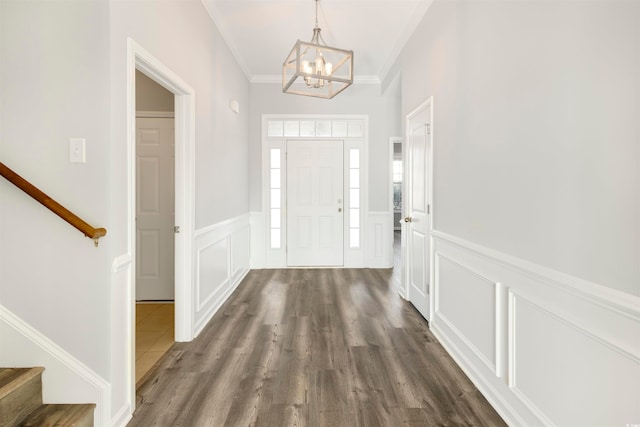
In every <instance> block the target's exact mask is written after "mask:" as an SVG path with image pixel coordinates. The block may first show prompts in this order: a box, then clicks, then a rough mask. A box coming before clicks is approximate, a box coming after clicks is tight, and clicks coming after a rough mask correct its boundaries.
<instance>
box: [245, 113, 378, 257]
mask: <svg viewBox="0 0 640 427" xmlns="http://www.w3.org/2000/svg"><path fill="white" fill-rule="evenodd" d="M269 121H282V122H283V125H284V122H286V121H290V122H294V121H310V122H311V121H313V122H329V121H331V122H332V123H331V129H332V131H331V135H326V136H299V134H298V135H297V136H293V135H292V136H287V135H284V134H285V133H286V132H285V131H284V127H283V130H282V132H281V133H282V135H278V136H269V134H268V126H267V124H268V122H269ZM261 122H262V135H261V141H262V144H261V145H262V148H261V153H262V157H261V168H262V170H261V175H260V177H261V181H260V189H261V195H262V197H261V203H262V206H261V212H260V213H262V214H263V218H262V219H263V223H264V229H263V230H262V233H263V236H262V237H264V241H263V246H262V248H260V250H257V249H252V253H256V254H257V253H258V251H260V252H261V253H264V266H265V267H266V268H285V267H287V261H286V251H285V250H284V248H285V247H286V239H287V230H286V221H285V220H283V222H282V229H281V230H282V242H283V243H284V244H283V245H282V247H281V248H280V249H271V248H270V247H269V242H270V227H269V224H270V209H269V194H270V188H269V169H270V168H269V149H271V148H279V149H281V150H282V153H285V154H283V156H282V160H281V161H282V168H281V170H282V177H281V179H282V182H283V183H286V180H287V171H286V157H285V156H286V146H287V141H295V140H341V141H343V149H344V152H343V153H344V154H345V156H344V159H345V163H344V168H343V173H345V174H346V173H348V163H346V162H347V159H348V157H347V156H346V154H347V153H348V150H349V149H351V148H357V149H359V150H360V159H361V164H360V170H361V172H360V175H361V178H360V179H361V183H360V197H361V199H360V202H361V203H360V205H361V206H360V215H361V223H360V233H361V237H360V247H359V248H350V247H349V240H348V236H347V235H345V237H344V263H343V266H344V267H354V268H358V267H364V266H366V256H367V253H368V250H369V248H368V244H369V240H371V239H368V236H367V232H368V220H369V181H370V180H369V116H368V115H363V114H263V115H262V119H261ZM334 122H338V123H340V124H343V125H346V128H345V129H346V130H345V132H346V135H345V136H342V135H338V133H337V132H335V127H334V126H335V124H336V123H334ZM342 122H344V123H342ZM352 131H353V132H352ZM314 132H315V131H314ZM350 133H351V135H349V134H350ZM348 185H349V183H348V180H344V191H345V196H344V199H345V200H346V198H347V195H348V191H349V188H348ZM283 190H286V186H284V187H283ZM283 193H284V194H283V200H282V202H283V206H286V191H284V192H283ZM285 211H286V209H283V210H282V212H285ZM345 211H347V209H345ZM283 215H284V213H283ZM254 218H256V219H257V216H255V213H254ZM344 219H345V222H344V224H343V225H344V226H345V229H346V226H347V225H348V220H349V218H348V215H345V216H344ZM256 228H257V227H256ZM252 241H253V242H254V243H256V242H259V241H260V239H258V238H257V237H254V238H253V239H252ZM338 268H339V267H338Z"/></svg>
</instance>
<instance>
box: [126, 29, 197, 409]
mask: <svg viewBox="0 0 640 427" xmlns="http://www.w3.org/2000/svg"><path fill="white" fill-rule="evenodd" d="M136 70H139V71H141V72H142V73H144V74H145V75H146V76H148V77H149V78H151V79H152V80H154V81H155V82H156V83H158V84H159V85H161V86H163V87H164V88H165V89H167V90H168V91H170V92H172V93H173V94H174V96H175V107H174V114H175V117H174V120H175V224H176V225H178V226H179V227H180V232H179V233H178V234H175V248H174V254H175V258H174V262H175V340H176V341H191V340H192V339H193V333H194V326H193V325H194V321H193V319H194V307H193V297H192V294H193V290H192V285H191V284H192V282H193V280H192V276H193V272H192V264H193V262H192V259H193V253H192V251H193V249H192V248H193V228H194V222H195V221H194V218H195V214H194V206H195V204H194V200H195V194H194V187H195V185H194V184H195V178H194V164H195V163H194V159H195V156H194V152H195V91H194V90H193V88H191V86H189V85H188V84H187V83H185V82H184V80H182V79H181V78H180V77H179V76H178V75H177V74H175V73H174V72H173V71H171V70H170V69H169V68H168V67H167V66H165V65H164V64H163V63H162V62H160V61H159V60H158V59H156V58H155V57H154V56H153V55H151V54H150V53H149V52H147V51H146V50H145V49H144V48H143V47H142V46H140V45H139V44H137V43H136V42H135V41H134V40H133V39H131V38H129V39H127V85H126V87H127V94H126V101H127V196H126V197H127V253H128V255H129V257H130V259H131V264H130V266H129V283H130V286H129V289H128V294H129V297H128V300H129V305H128V307H126V319H127V320H126V321H127V323H128V328H127V330H128V331H129V333H130V336H129V337H128V338H129V339H128V346H127V348H126V350H125V352H126V353H127V354H126V358H128V360H129V361H130V362H129V369H128V372H127V373H126V376H127V378H128V384H129V387H128V388H129V396H127V398H128V403H129V406H130V408H131V411H132V412H133V410H135V324H136V319H135V303H136V300H135V279H136V277H135V274H136V219H135V218H136V104H135V101H136V87H135V72H136Z"/></svg>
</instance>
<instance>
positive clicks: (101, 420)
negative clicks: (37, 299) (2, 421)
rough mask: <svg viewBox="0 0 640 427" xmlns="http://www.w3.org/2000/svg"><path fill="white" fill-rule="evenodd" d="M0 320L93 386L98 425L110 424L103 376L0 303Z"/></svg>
mask: <svg viewBox="0 0 640 427" xmlns="http://www.w3.org/2000/svg"><path fill="white" fill-rule="evenodd" d="M0 321H3V322H5V323H6V324H7V325H8V326H9V327H11V328H12V329H13V330H15V331H16V332H18V333H20V334H21V335H22V336H23V337H25V338H26V339H27V340H29V341H31V342H32V343H33V344H34V345H36V346H37V347H39V348H40V349H42V350H43V351H44V352H46V353H47V354H48V355H49V356H51V357H53V358H54V359H56V360H57V361H58V362H60V364H61V365H63V366H64V367H66V368H67V369H69V370H71V371H73V372H74V373H75V374H77V375H78V376H79V377H80V378H82V380H83V381H85V382H86V383H87V384H89V385H90V386H92V387H93V388H95V390H96V392H97V393H98V394H99V396H100V402H95V403H97V404H98V405H97V406H96V414H95V417H96V419H97V420H98V425H103V426H108V425H111V385H110V384H109V383H108V382H107V381H106V380H105V379H104V378H102V377H101V376H100V375H98V374H97V373H96V372H94V371H93V370H92V369H91V368H89V367H88V366H87V365H85V364H84V363H82V362H81V361H79V360H78V359H76V358H75V357H73V356H72V355H71V354H70V353H68V352H67V351H65V350H64V349H63V348H62V347H60V346H58V345H57V344H56V343H55V342H53V341H51V340H50V339H49V338H47V337H46V336H45V335H43V334H42V333H40V332H39V331H37V330H36V329H34V328H33V327H32V326H31V325H29V324H28V323H26V322H24V321H23V320H22V319H20V318H19V317H18V316H16V315H15V314H14V313H13V312H11V311H10V310H9V309H7V308H6V307H4V306H2V305H0ZM45 368H47V367H45ZM49 369H51V367H49Z"/></svg>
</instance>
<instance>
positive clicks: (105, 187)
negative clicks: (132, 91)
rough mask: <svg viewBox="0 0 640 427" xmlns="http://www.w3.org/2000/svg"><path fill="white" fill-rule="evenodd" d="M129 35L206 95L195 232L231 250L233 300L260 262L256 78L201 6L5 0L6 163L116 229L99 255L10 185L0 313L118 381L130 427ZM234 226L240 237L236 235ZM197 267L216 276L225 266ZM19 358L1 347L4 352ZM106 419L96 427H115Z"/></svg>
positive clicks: (199, 116)
mask: <svg viewBox="0 0 640 427" xmlns="http://www.w3.org/2000/svg"><path fill="white" fill-rule="evenodd" d="M129 37H130V38H132V39H134V40H135V41H136V42H137V43H138V45H140V46H142V47H143V48H144V49H146V50H147V51H149V52H150V53H151V54H152V55H153V56H155V57H156V58H157V59H158V60H159V61H160V62H162V63H163V64H164V65H166V66H167V67H168V68H169V69H171V70H172V71H173V72H174V73H175V74H176V75H178V76H179V77H180V78H181V79H182V80H183V81H184V82H186V84H188V85H189V86H191V87H192V88H193V89H194V92H195V113H196V117H195V135H196V137H195V144H196V146H195V158H196V164H195V181H196V188H195V215H194V216H195V219H194V220H195V229H196V230H194V231H195V232H198V231H200V234H199V236H209V235H212V233H214V234H215V236H223V237H222V238H225V239H228V241H229V242H230V243H229V244H228V245H227V246H226V247H227V249H228V251H229V254H227V255H228V256H229V257H230V258H229V259H232V260H233V262H232V263H231V264H230V266H229V268H228V269H227V271H228V274H229V275H230V276H231V277H229V279H228V280H226V281H224V286H226V288H225V291H226V294H228V292H229V289H230V288H231V287H233V285H235V284H237V280H238V278H240V277H241V276H242V274H243V272H244V271H246V268H247V266H248V260H247V259H246V258H247V253H248V248H247V245H248V237H247V236H246V233H247V231H246V230H247V227H248V215H246V214H247V213H248V206H249V197H248V152H249V146H248V132H249V127H248V114H247V109H244V110H242V106H245V107H246V106H247V105H248V103H249V84H248V82H247V80H246V78H245V77H244V75H243V74H242V71H241V70H240V68H239V67H238V65H237V63H236V62H235V60H234V58H233V56H232V55H231V53H230V51H229V49H228V48H227V46H226V45H225V44H224V42H223V40H222V38H221V36H220V34H219V33H218V31H217V29H216V28H215V26H214V24H213V23H212V21H211V20H210V18H209V17H208V15H207V12H206V10H205V9H204V7H203V5H202V4H201V2H200V1H199V0H183V1H168V0H167V1H164V0H160V1H153V2H139V1H107V0H104V1H100V0H96V1H90V2H89V1H87V2H78V1H29V2H24V1H12V0H7V1H4V0H3V1H0V58H1V60H2V69H1V74H0V99H2V114H1V115H0V120H1V122H0V141H2V143H1V144H2V145H1V146H0V158H1V159H2V161H3V162H4V163H6V164H7V165H9V166H10V167H12V168H14V169H15V170H16V171H17V172H19V173H21V174H22V175H23V176H24V177H26V178H27V179H29V180H31V181H32V182H33V183H34V184H36V185H38V186H40V187H41V188H42V190H44V191H45V192H47V193H49V194H50V195H51V196H53V197H54V198H56V199H57V200H59V201H60V202H61V203H62V204H64V205H66V206H68V207H69V208H70V209H71V210H73V211H76V212H77V213H78V214H80V216H82V217H83V218H85V219H87V220H88V221H89V222H90V223H92V224H93V225H95V226H104V227H106V228H107V229H108V235H107V236H106V237H105V238H104V239H101V243H100V247H99V248H97V249H96V248H94V247H93V243H92V242H91V241H90V240H88V239H86V238H84V237H83V236H82V235H81V234H80V233H79V232H77V231H75V230H74V229H73V228H71V227H70V226H69V225H67V224H66V223H64V222H62V221H61V220H60V219H58V218H57V217H55V216H54V215H52V214H51V213H50V212H48V211H46V210H45V209H44V208H42V207H41V206H40V205H38V204H37V203H36V202H34V201H32V200H30V199H29V198H27V197H26V196H25V195H24V194H23V193H22V192H20V191H18V190H16V189H15V188H13V187H12V186H10V185H9V184H7V183H6V182H4V181H2V182H0V200H2V205H1V206H0V230H2V240H1V241H0V305H2V306H5V307H6V308H7V309H8V310H10V311H11V312H12V313H14V314H15V315H16V316H17V317H19V318H20V319H21V320H22V321H24V322H26V323H27V324H28V325H30V326H32V327H34V328H35V329H36V330H37V331H38V332H39V333H42V334H43V335H44V336H46V337H47V339H50V340H52V341H53V342H55V343H56V344H57V345H59V346H60V347H61V349H62V350H64V351H66V352H68V353H69V354H70V355H71V356H72V357H73V358H75V359H77V360H78V361H79V362H81V363H83V364H84V365H85V366H86V367H87V368H88V369H91V370H93V371H95V372H96V373H97V374H98V375H99V376H100V377H102V378H104V379H106V380H107V382H108V383H109V385H110V388H111V390H112V396H113V399H112V400H111V402H110V404H111V408H112V414H107V419H109V415H111V418H112V419H113V420H114V422H116V423H117V424H120V423H125V422H126V419H127V416H128V411H129V410H130V409H131V407H126V405H127V404H131V403H133V402H127V401H126V399H127V398H128V393H129V392H130V390H131V387H130V384H128V383H126V377H125V374H126V370H127V369H129V368H130V366H129V365H130V364H129V361H128V359H127V357H126V355H125V354H124V352H125V349H126V346H127V342H126V340H127V337H126V333H127V331H126V327H127V319H126V318H125V317H124V316H123V314H124V313H125V310H124V306H125V305H126V304H129V303H130V302H131V301H129V300H128V299H127V295H128V291H129V290H128V289H127V286H130V284H128V283H127V281H126V280H122V278H123V277H124V275H125V274H124V273H123V271H122V270H119V269H118V268H119V267H117V266H118V265H126V262H124V261H122V260H124V259H126V258H127V257H128V256H130V255H131V254H128V253H127V250H128V247H129V246H128V241H127V239H128V235H127V232H128V228H127V220H128V218H127V200H126V194H127V191H126V188H127V182H126V179H127V178H126V170H127V127H126V126H127V121H126V120H127V106H126V89H127V87H126V76H127V68H126V65H127V38H129ZM230 99H235V100H238V101H239V103H240V105H241V112H240V114H235V113H233V112H231V111H230V109H229V107H228V105H229V100H230ZM70 137H83V138H86V141H87V163H86V164H69V163H68V161H67V159H68V148H67V141H68V138H70ZM225 221H226V222H229V221H230V222H229V224H233V227H234V229H233V230H231V229H224V227H225V224H226V222H225ZM221 224H222V225H221ZM236 230H237V231H236ZM224 236H227V237H224ZM194 237H195V236H194ZM205 264H206V262H205ZM112 265H113V266H116V267H117V268H115V271H113V272H112ZM188 268H193V269H195V266H188ZM199 268H200V269H201V270H203V271H208V270H207V269H209V268H217V260H216V265H215V266H208V265H199ZM196 273H198V272H196ZM197 277H202V275H200V276H197ZM204 277H206V276H204ZM220 277H222V276H220ZM112 278H113V280H111V279H112ZM223 279H224V277H223ZM215 285H218V284H217V283H216V284H215ZM203 286H208V287H210V285H209V284H204V285H203ZM211 301H212V302H213V298H212V299H211ZM215 303H216V304H219V301H217V300H216V301H215ZM207 314H208V315H210V314H211V310H209V312H208V313H207ZM203 316H204V314H203ZM0 339H2V337H0ZM11 350H12V349H10V348H9V349H6V348H4V347H3V348H2V352H3V355H5V354H6V352H9V351H11ZM12 356H13V355H12ZM11 359H12V360H14V358H13V357H12V358H11ZM3 360H4V359H3ZM48 383H49V386H51V382H48ZM60 386H62V387H64V384H61V385H60ZM129 397H130V396H129ZM111 408H101V409H107V410H111ZM103 421H104V420H100V421H99V422H98V424H97V425H106V424H109V423H104V422H103Z"/></svg>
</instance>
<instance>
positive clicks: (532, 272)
mask: <svg viewBox="0 0 640 427" xmlns="http://www.w3.org/2000/svg"><path fill="white" fill-rule="evenodd" d="M431 236H432V237H434V238H436V239H441V240H445V241H447V242H449V243H452V244H454V245H456V246H459V247H462V248H464V249H468V250H471V251H473V252H475V253H477V254H479V255H482V256H483V257H485V258H488V259H490V260H492V261H494V262H495V261H498V262H499V263H500V264H501V265H502V266H504V267H507V268H510V269H512V270H515V271H517V272H519V273H522V274H525V275H527V276H529V277H531V278H533V279H534V280H536V281H541V282H545V283H546V284H548V285H551V286H553V287H556V288H560V289H563V290H565V291H568V292H571V293H572V294H574V295H576V296H578V297H580V298H582V299H585V300H587V301H589V302H591V303H595V304H598V305H600V306H602V307H604V308H606V309H607V310H614V311H616V312H618V313H619V314H622V315H624V316H626V317H628V318H630V319H631V320H634V321H636V322H640V311H639V308H640V297H637V296H635V295H631V294H628V293H625V292H621V291H618V290H615V289H612V288H608V287H606V286H602V285H599V284H596V283H593V282H589V281H587V280H584V279H580V278H578V277H575V276H571V275H569V274H566V273H561V272H559V271H556V270H553V269H550V268H547V267H543V266H541V265H538V264H535V263H532V262H529V261H525V260H523V259H520V258H517V257H514V256H512V255H508V254H505V253H502V252H499V251H496V250H493V249H490V248H487V247H484V246H481V245H478V244H476V243H472V242H469V241H467V240H465V239H462V238H459V237H455V236H452V235H450V234H447V233H444V232H442V231H438V230H433V231H432V232H431Z"/></svg>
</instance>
